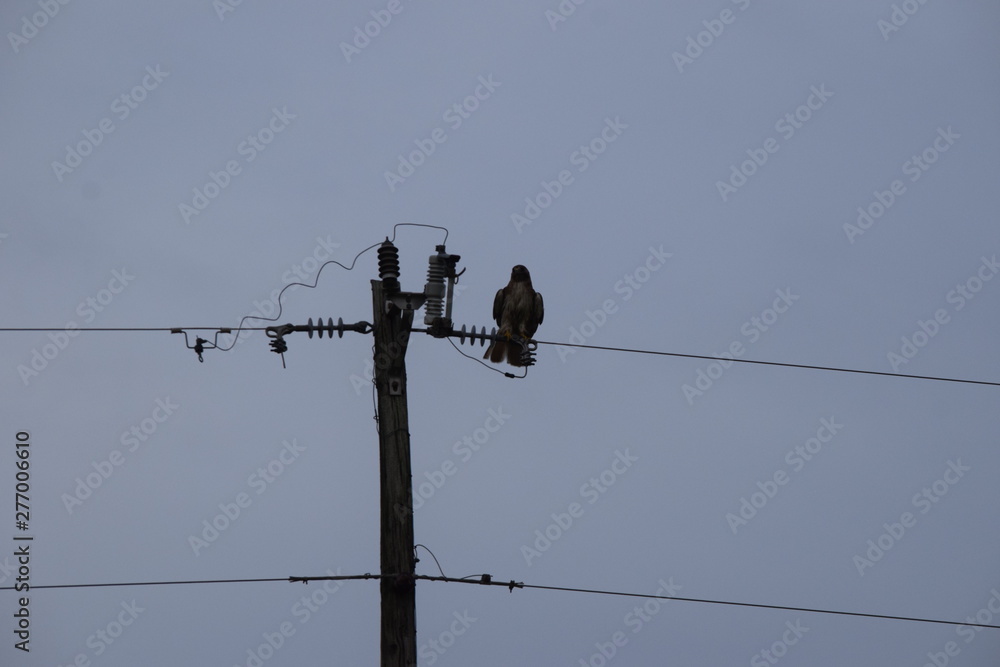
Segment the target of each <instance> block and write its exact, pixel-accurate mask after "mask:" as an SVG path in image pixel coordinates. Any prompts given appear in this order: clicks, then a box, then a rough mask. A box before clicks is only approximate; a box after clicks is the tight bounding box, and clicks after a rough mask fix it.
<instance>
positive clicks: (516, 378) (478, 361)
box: [448, 336, 528, 380]
mask: <svg viewBox="0 0 1000 667" xmlns="http://www.w3.org/2000/svg"><path fill="white" fill-rule="evenodd" d="M448 342H449V343H451V346H452V347H453V348H455V351H456V352H458V353H459V354H460V355H462V356H463V357H465V358H467V359H472V360H473V361H475V362H477V363H480V364H482V365H483V366H485V367H486V368H488V369H490V370H491V371H493V372H495V373H501V374H503V375H504V376H505V377H509V378H511V379H514V380H523V379H524V378H526V377H528V367H527V366H525V367H524V375H514V374H513V373H510V372H508V371H502V370H500V369H499V368H496V367H494V366H490V365H489V364H487V363H486V362H485V361H483V360H482V359H477V358H476V357H470V356H469V355H467V354H466V353H465V352H462V350H461V349H460V348H459V347H458V345H455V342H454V341H453V340H452V339H451V337H450V336H449V337H448Z"/></svg>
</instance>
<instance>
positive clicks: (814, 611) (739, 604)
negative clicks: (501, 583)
mask: <svg viewBox="0 0 1000 667" xmlns="http://www.w3.org/2000/svg"><path fill="white" fill-rule="evenodd" d="M518 588H537V589H541V590H549V591H569V592H573V593H592V594H598V595H616V596H622V597H635V598H654V599H658V600H675V601H677V602H700V603H703V604H721V605H730V606H734V607H756V608H758V609H781V610H784V611H804V612H809V613H811V614H834V615H839V616H860V617H862V618H880V619H885V620H892V621H912V622H914V623H939V624H942V625H969V626H972V627H977V628H993V629H994V630H1000V625H989V624H986V623H969V622H965V621H943V620H940V619H934V618H919V617H914V616H893V615H890V614H866V613H863V612H859V611H837V610H835V609H812V608H809V607H786V606H783V605H776V604H757V603H753V602H731V601H727V600H702V599H699V598H683V597H672V596H669V595H650V594H646V593H622V592H619V591H602V590H595V589H591V588H566V587H563V586H539V585H536V584H521V585H520V586H518Z"/></svg>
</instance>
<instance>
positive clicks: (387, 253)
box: [378, 238, 399, 283]
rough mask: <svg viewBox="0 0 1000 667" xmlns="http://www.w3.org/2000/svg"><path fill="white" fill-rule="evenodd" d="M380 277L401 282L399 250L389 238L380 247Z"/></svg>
mask: <svg viewBox="0 0 1000 667" xmlns="http://www.w3.org/2000/svg"><path fill="white" fill-rule="evenodd" d="M378 277H379V278H381V279H382V280H394V281H396V282H397V283H398V282H399V249H398V248H396V246H394V245H393V244H392V241H390V240H389V239H388V238H387V239H386V240H385V241H383V242H382V245H380V246H379V247H378Z"/></svg>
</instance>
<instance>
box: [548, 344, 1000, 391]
mask: <svg viewBox="0 0 1000 667" xmlns="http://www.w3.org/2000/svg"><path fill="white" fill-rule="evenodd" d="M535 342H536V343H538V344H539V345H558V346H561V347H580V348H586V349H591V350H608V351H611V352H631V353H635V354H653V355H657V356H664V357H680V358H684V359H705V360H708V361H725V362H735V363H738V364H758V365H761V366H783V367H785V368H806V369H811V370H817V371H834V372H838V373H858V374H861V375H883V376H886V377H895V378H909V379H911V380H935V381H937V382H960V383H964V384H979V385H986V386H990V387H1000V382H990V381H988V380H965V379H961V378H949V377H940V376H935V375H910V374H907V373H890V372H888V371H867V370H861V369H856V368H838V367H835V366H815V365H811V364H793V363H789V362H784V361H762V360H759V359H736V358H729V357H712V356H708V355H704V354H684V353H681V352H661V351H657V350H643V349H637V348H628V347H608V346H604V345H584V344H581V343H559V342H556V341H549V340H536V341H535Z"/></svg>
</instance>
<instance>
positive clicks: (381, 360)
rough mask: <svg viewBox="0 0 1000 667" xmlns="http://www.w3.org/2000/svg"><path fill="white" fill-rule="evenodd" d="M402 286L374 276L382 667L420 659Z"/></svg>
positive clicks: (409, 316)
mask: <svg viewBox="0 0 1000 667" xmlns="http://www.w3.org/2000/svg"><path fill="white" fill-rule="evenodd" d="M386 283H388V284H386ZM387 287H388V290H387V289H386V288H387ZM398 288H399V283H398V282H396V281H394V280H387V281H385V283H384V282H383V281H382V280H373V281H372V303H373V309H374V310H373V313H374V319H373V320H372V321H373V326H372V329H373V335H374V338H375V389H376V392H377V394H378V439H379V478H380V484H381V498H382V558H381V567H382V578H381V580H380V589H381V594H382V648H381V655H382V663H381V664H382V667H414V666H415V665H416V664H417V620H416V619H417V610H416V590H415V586H414V578H413V574H414V559H413V483H412V478H411V473H410V431H409V418H408V414H407V408H406V364H405V363H404V358H405V356H406V346H407V343H408V342H409V338H410V327H411V325H412V323H413V311H412V310H409V309H407V310H401V309H400V308H398V307H396V306H395V305H392V304H391V303H390V302H389V300H388V298H387V297H388V296H389V294H388V293H389V292H391V291H393V290H398ZM387 304H388V306H387Z"/></svg>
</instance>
